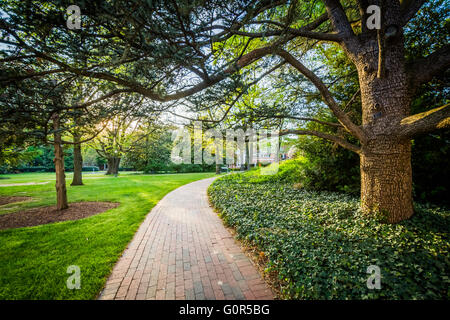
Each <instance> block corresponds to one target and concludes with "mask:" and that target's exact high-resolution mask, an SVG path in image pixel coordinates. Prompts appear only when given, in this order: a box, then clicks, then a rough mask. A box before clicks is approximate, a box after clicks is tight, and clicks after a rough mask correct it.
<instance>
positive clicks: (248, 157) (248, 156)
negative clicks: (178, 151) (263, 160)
mask: <svg viewBox="0 0 450 320" xmlns="http://www.w3.org/2000/svg"><path fill="white" fill-rule="evenodd" d="M249 144H250V143H249V142H248V141H246V142H245V162H246V163H247V170H250V169H251V165H252V164H251V162H250V157H251V155H250V146H249Z"/></svg>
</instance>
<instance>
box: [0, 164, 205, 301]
mask: <svg viewBox="0 0 450 320" xmlns="http://www.w3.org/2000/svg"><path fill="white" fill-rule="evenodd" d="M212 175H213V174H211V173H191V174H168V175H136V174H121V175H119V176H118V177H111V176H104V175H102V174H85V175H84V176H85V178H84V183H85V185H84V186H74V187H71V186H70V185H69V184H70V177H68V179H67V182H68V185H67V188H68V198H69V202H78V201H110V202H119V203H120V206H119V207H117V208H115V209H111V210H108V211H105V212H103V213H101V214H98V215H95V216H91V217H89V218H86V219H82V220H77V221H66V222H60V223H54V224H48V225H42V226H35V227H27V228H19V229H8V230H3V231H0V299H94V298H95V297H96V296H97V294H98V293H99V292H100V290H101V289H102V287H103V285H104V283H105V281H106V279H107V277H108V275H109V274H110V271H111V270H112V267H113V266H114V264H115V262H116V261H117V260H118V258H119V256H120V255H121V253H122V251H123V250H124V249H125V247H126V245H127V244H128V242H129V241H130V240H131V239H132V237H133V235H134V233H135V231H136V230H137V228H138V227H139V225H140V223H141V222H142V221H143V219H144V218H145V216H146V214H147V213H148V212H149V211H150V209H151V208H152V207H153V206H154V205H155V204H156V203H157V202H158V201H159V200H160V199H161V198H162V197H163V196H164V195H165V194H167V193H168V192H170V191H171V190H174V189H175V188H177V187H179V186H181V185H183V184H186V183H189V182H192V181H195V180H199V179H204V178H208V177H210V176H212ZM3 177H5V176H3ZM7 177H8V178H9V179H1V180H0V184H13V183H23V182H44V181H50V182H49V183H48V184H44V185H27V186H9V187H0V196H5V195H8V196H11V195H20V196H30V197H33V198H34V200H33V201H31V202H22V203H14V204H10V205H6V206H3V207H1V211H0V213H8V212H13V211H18V210H22V209H27V208H30V207H37V206H47V205H54V204H55V201H56V195H55V187H54V174H52V173H29V174H18V175H8V176H7ZM5 208H6V209H5ZM70 265H77V266H79V267H80V270H81V289H79V290H77V289H74V290H69V289H67V286H66V281H67V278H68V277H69V276H70V275H71V274H67V273H66V272H67V268H68V266H70Z"/></svg>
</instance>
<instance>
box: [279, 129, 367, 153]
mask: <svg viewBox="0 0 450 320" xmlns="http://www.w3.org/2000/svg"><path fill="white" fill-rule="evenodd" d="M288 134H296V135H308V136H316V137H319V138H322V139H325V140H328V141H332V142H335V143H337V144H338V145H340V146H341V147H343V148H345V149H348V150H350V151H353V152H355V153H358V154H359V153H360V152H361V148H360V147H358V146H356V145H354V144H352V143H350V142H348V141H347V140H345V139H343V138H341V137H338V136H335V135H332V134H329V133H325V132H320V131H315V130H282V131H280V133H279V136H285V135H288Z"/></svg>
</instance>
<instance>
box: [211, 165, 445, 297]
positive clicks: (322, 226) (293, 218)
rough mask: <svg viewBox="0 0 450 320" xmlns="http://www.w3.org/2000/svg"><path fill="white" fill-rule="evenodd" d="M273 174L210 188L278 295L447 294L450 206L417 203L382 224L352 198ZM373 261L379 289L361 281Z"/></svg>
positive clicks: (232, 179) (229, 179)
mask: <svg viewBox="0 0 450 320" xmlns="http://www.w3.org/2000/svg"><path fill="white" fill-rule="evenodd" d="M282 167H283V166H282ZM280 170H283V168H281V169H280ZM278 178H279V177H278ZM278 178H277V177H272V179H269V178H267V177H262V176H258V174H257V172H255V171H250V172H248V173H245V174H233V175H228V176H225V177H223V178H221V179H218V180H216V181H215V182H214V183H213V184H212V185H211V186H210V188H209V190H208V193H209V196H210V200H211V202H212V203H213V205H214V206H215V207H216V208H217V209H218V210H219V212H221V214H222V217H223V219H224V221H225V222H226V223H227V224H228V225H230V226H234V227H235V228H236V231H237V234H238V237H239V238H241V239H243V240H245V241H249V242H250V243H251V244H252V245H256V246H257V247H258V250H259V251H263V252H265V253H266V256H267V257H268V258H269V259H268V261H267V265H266V268H267V270H270V271H271V272H272V271H275V272H276V274H278V279H279V280H278V282H279V285H280V287H281V297H282V298H287V299H446V298H448V295H449V293H448V287H449V284H450V282H449V275H448V270H449V266H450V262H449V259H448V253H449V248H450V244H449V241H448V230H450V219H449V218H450V212H449V211H446V210H443V209H439V208H433V209H430V208H425V207H422V206H417V210H416V211H417V212H416V214H415V215H414V216H413V217H412V218H411V219H410V220H408V221H404V222H402V223H400V224H396V225H388V224H380V223H379V222H377V221H376V220H375V219H370V218H367V217H364V216H362V214H361V213H360V211H359V209H358V208H359V201H358V199H357V198H354V197H351V196H349V195H346V194H340V193H332V192H311V191H306V190H296V189H294V188H293V187H292V184H291V182H286V181H285V180H280V179H278ZM373 264H375V265H377V266H379V267H380V269H381V290H369V289H368V288H367V285H366V281H367V279H368V277H369V275H368V274H367V273H366V271H367V267H368V266H370V265H373Z"/></svg>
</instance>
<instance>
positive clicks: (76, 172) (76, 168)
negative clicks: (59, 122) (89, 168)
mask: <svg viewBox="0 0 450 320" xmlns="http://www.w3.org/2000/svg"><path fill="white" fill-rule="evenodd" d="M80 139H81V137H80V134H79V133H78V132H77V131H75V132H74V133H73V142H74V145H73V179H72V183H71V186H82V185H83V175H82V170H83V157H82V155H81V144H80V143H79V142H80Z"/></svg>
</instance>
